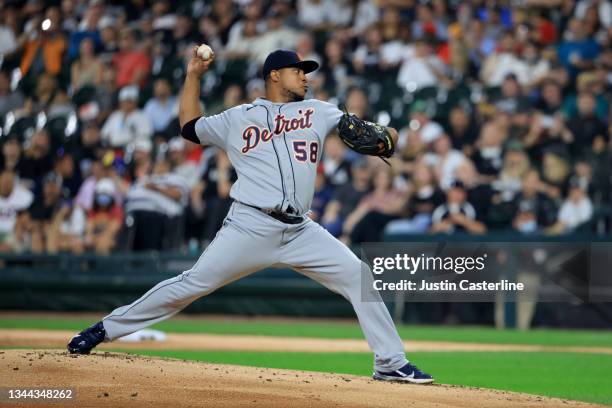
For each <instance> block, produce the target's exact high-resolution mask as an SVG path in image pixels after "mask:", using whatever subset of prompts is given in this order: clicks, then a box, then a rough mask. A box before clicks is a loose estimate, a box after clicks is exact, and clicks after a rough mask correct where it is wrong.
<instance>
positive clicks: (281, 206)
mask: <svg viewBox="0 0 612 408" xmlns="http://www.w3.org/2000/svg"><path fill="white" fill-rule="evenodd" d="M254 106H261V107H262V108H264V109H265V110H266V123H267V124H268V130H269V131H270V134H272V127H271V126H270V111H269V110H268V107H267V106H265V105H254ZM272 135H273V134H272ZM270 142H272V148H273V149H274V154H275V155H276V162H277V163H278V171H279V172H280V176H281V187H282V188H283V201H282V203H281V205H280V210H281V211H283V207H284V206H285V196H286V193H285V177H284V176H283V168H282V166H281V163H280V158H279V157H278V151H277V150H276V145H275V144H274V136H273V137H272V138H271V139H270Z"/></svg>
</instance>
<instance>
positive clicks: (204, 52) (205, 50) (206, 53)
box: [197, 44, 213, 61]
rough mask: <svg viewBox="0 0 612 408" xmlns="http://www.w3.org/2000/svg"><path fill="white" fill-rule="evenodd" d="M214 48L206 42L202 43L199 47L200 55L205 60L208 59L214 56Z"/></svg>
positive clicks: (198, 52)
mask: <svg viewBox="0 0 612 408" xmlns="http://www.w3.org/2000/svg"><path fill="white" fill-rule="evenodd" d="M212 52H213V51H212V48H210V47H209V46H208V45H206V44H202V45H200V46H199V47H198V51H197V54H198V57H200V58H202V59H203V60H204V61H207V60H208V59H210V57H211V56H212Z"/></svg>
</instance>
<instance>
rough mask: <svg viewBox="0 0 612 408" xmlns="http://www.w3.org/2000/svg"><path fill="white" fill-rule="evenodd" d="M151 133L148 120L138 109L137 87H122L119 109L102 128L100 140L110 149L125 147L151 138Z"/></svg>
mask: <svg viewBox="0 0 612 408" xmlns="http://www.w3.org/2000/svg"><path fill="white" fill-rule="evenodd" d="M152 133H153V129H152V127H151V123H150V121H149V119H148V118H147V116H146V115H145V114H144V112H142V111H141V110H140V109H138V87H136V86H126V87H123V88H122V89H121V91H119V109H118V110H116V111H114V112H113V113H112V114H111V115H110V116H109V118H108V119H107V120H106V123H105V124H104V127H102V140H103V141H105V142H106V143H107V144H108V145H110V146H111V147H125V146H126V145H127V144H128V143H130V142H133V141H135V140H136V139H149V138H151V135H152Z"/></svg>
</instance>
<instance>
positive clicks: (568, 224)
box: [546, 180, 593, 234]
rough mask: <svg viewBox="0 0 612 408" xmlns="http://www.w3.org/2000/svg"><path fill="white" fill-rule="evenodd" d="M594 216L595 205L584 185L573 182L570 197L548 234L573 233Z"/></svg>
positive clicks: (564, 202)
mask: <svg viewBox="0 0 612 408" xmlns="http://www.w3.org/2000/svg"><path fill="white" fill-rule="evenodd" d="M592 216H593V203H592V202H591V199H590V198H589V196H588V195H587V192H586V190H585V189H584V187H583V185H582V184H581V183H580V182H578V180H572V182H570V189H569V193H568V196H567V198H566V199H565V201H563V204H561V208H560V209H559V215H558V217H557V222H556V223H555V224H554V225H552V226H551V227H550V228H549V229H548V230H547V231H546V232H547V233H549V234H563V233H569V232H572V231H574V230H575V229H576V228H578V227H580V226H581V225H584V224H585V223H586V222H588V221H590V220H591V217H592Z"/></svg>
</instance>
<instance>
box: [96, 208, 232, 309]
mask: <svg viewBox="0 0 612 408" xmlns="http://www.w3.org/2000/svg"><path fill="white" fill-rule="evenodd" d="M232 213H233V207H232ZM228 216H229V211H228V213H227V215H226V216H225V218H224V219H223V223H225V220H226V219H227V217H228ZM224 228H225V227H223V228H220V229H219V230H218V231H217V233H216V234H215V237H214V238H213V240H212V241H210V244H208V246H207V247H206V249H205V250H204V252H202V255H200V257H199V258H198V260H197V261H196V263H195V265H193V266H192V267H191V269H189V271H187V273H181V274H180V275H179V276H175V278H176V277H178V279H177V280H173V281H172V282H168V283H166V284H165V285H163V286H160V287H159V288H157V289H155V290H154V291H151V292H150V293H149V294H147V295H146V296H144V297H143V298H142V299H140V301H139V302H137V303H135V304H133V305H132V306H130V307H129V308H128V309H127V310H126V311H125V312H123V313H121V314H114V315H110V316H106V317H105V318H104V319H110V318H111V317H121V316H124V315H125V314H126V313H127V312H129V311H130V310H132V309H133V308H135V307H136V306H138V305H139V304H141V303H142V302H144V301H145V300H147V299H148V298H149V297H150V296H151V295H153V294H154V293H155V292H157V291H158V290H160V289H163V288H165V287H166V286H170V285H173V284H175V283H180V282H182V281H183V279H184V278H186V277H189V275H190V274H191V272H192V271H193V270H195V268H196V267H197V266H198V264H199V263H200V260H202V259H203V258H204V255H206V252H208V249H209V248H210V247H211V246H212V244H213V242H215V240H216V239H217V237H218V236H219V233H220V232H221V231H222V230H223V229H224ZM104 319H102V321H104Z"/></svg>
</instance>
